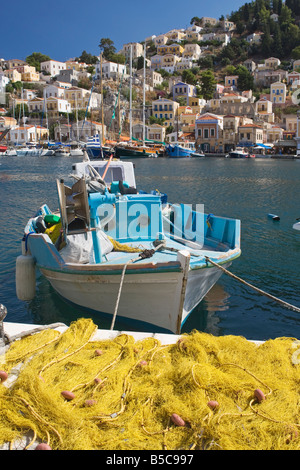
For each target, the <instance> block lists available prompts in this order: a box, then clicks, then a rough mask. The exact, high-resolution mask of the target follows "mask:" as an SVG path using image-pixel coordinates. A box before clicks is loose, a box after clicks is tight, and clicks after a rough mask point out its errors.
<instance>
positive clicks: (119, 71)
mask: <svg viewBox="0 0 300 470" xmlns="http://www.w3.org/2000/svg"><path fill="white" fill-rule="evenodd" d="M123 74H124V76H125V75H126V65H124V64H117V63H115V62H110V61H105V62H102V77H103V78H113V79H115V78H117V77H118V76H119V77H121V76H122V75H123ZM96 78H100V62H97V64H96Z"/></svg>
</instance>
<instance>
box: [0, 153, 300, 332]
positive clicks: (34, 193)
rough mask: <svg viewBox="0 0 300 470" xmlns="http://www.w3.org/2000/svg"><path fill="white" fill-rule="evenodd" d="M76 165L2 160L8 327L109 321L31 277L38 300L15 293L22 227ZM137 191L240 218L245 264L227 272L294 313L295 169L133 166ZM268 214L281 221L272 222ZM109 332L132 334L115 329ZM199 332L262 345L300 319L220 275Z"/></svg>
mask: <svg viewBox="0 0 300 470" xmlns="http://www.w3.org/2000/svg"><path fill="white" fill-rule="evenodd" d="M75 161H80V159H76V158H72V159H70V158H57V157H55V158H53V157H52V158H51V157H41V158H35V157H3V156H1V157H0V196H1V197H0V222H1V226H0V227H1V228H0V267H1V269H0V303H2V304H4V305H5V306H6V307H7V309H8V315H7V317H6V320H7V321H11V322H22V323H28V324H32V323H38V324H39V323H43V324H44V323H51V322H56V321H61V322H64V323H66V324H70V322H71V321H73V320H76V319H77V318H79V317H83V316H86V317H89V318H93V320H94V322H95V323H96V324H97V325H98V326H99V328H109V326H110V321H108V320H104V319H102V318H100V317H99V315H93V316H91V315H90V313H89V312H85V311H84V309H81V308H76V307H74V306H70V305H69V304H67V303H66V302H65V301H64V300H63V299H61V298H60V297H59V296H58V295H57V294H56V293H55V292H54V291H53V289H52V287H51V286H50V284H49V283H48V282H47V281H46V280H45V279H44V278H42V276H40V275H39V274H38V278H37V291H36V297H35V299H34V300H33V301H31V302H21V301H19V300H18V299H17V297H16V293H15V260H16V257H17V256H18V255H19V254H20V250H21V238H22V235H23V228H24V226H25V224H26V222H27V219H28V218H29V217H31V216H33V215H34V213H35V212H36V210H37V209H38V207H39V206H40V205H41V204H43V203H45V202H47V203H48V205H49V206H50V208H52V209H56V208H57V207H58V200H57V193H56V184H55V179H56V178H65V181H66V182H67V183H70V184H72V183H73V180H72V179H71V178H70V177H69V176H68V175H69V174H70V172H71V164H72V162H75ZM135 167H136V168H135V171H136V179H137V185H138V188H140V189H144V190H146V191H150V190H152V189H160V190H161V191H162V192H165V193H167V194H168V199H169V201H171V202H172V203H179V202H182V203H189V204H202V203H203V204H204V206H205V212H206V213H213V214H216V215H220V216H228V217H233V218H239V219H241V222H242V256H241V257H240V258H239V259H238V260H236V261H235V262H234V264H233V265H232V267H231V268H230V270H231V271H232V272H233V273H235V274H236V275H237V276H239V277H241V278H243V279H245V280H247V281H248V282H250V283H251V284H254V285H255V286H257V287H259V288H260V289H262V290H264V291H266V292H268V293H270V294H272V295H274V296H276V297H279V298H280V299H282V300H284V301H286V302H288V303H290V304H292V305H295V306H297V307H300V289H299V287H300V269H299V259H300V232H298V231H295V230H293V229H292V225H293V223H294V222H295V219H296V218H297V217H300V207H299V201H300V184H299V182H300V162H298V161H293V160H290V161H282V160H278V161H277V160H269V159H255V160H254V159H242V160H234V159H224V158H211V159H209V158H206V159H201V158H200V159H178V160H174V159H164V158H162V159H137V160H135ZM268 213H273V214H277V215H279V216H280V221H278V222H274V221H272V220H270V219H269V218H268V217H267V214H268ZM115 327H116V329H127V330H128V329H129V327H128V325H124V324H122V323H119V322H117V323H116V326H115ZM194 328H196V329H199V330H201V331H206V332H208V333H212V334H215V335H228V334H234V335H242V336H245V337H246V338H248V339H258V340H264V339H268V338H275V337H279V336H292V337H297V338H300V313H296V312H293V311H291V310H288V309H286V308H284V307H282V306H280V305H279V304H277V303H275V302H273V301H271V300H270V299H268V298H266V297H263V296H261V295H259V294H257V293H256V292H254V291H253V290H251V289H249V288H247V287H245V286H243V285H242V284H240V283H239V282H237V281H236V280H234V279H232V278H230V277H228V276H226V275H223V276H222V277H221V280H220V281H219V283H218V284H217V285H216V286H215V287H214V288H213V289H212V290H211V291H210V293H209V294H208V295H207V297H206V298H205V299H204V301H203V302H202V303H201V305H200V306H199V307H198V308H197V309H196V310H195V311H194V312H193V313H192V315H191V316H190V318H189V319H188V321H187V322H186V324H185V326H184V328H183V331H186V332H188V331H191V330H192V329H194Z"/></svg>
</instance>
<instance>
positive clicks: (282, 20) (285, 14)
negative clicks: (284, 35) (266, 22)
mask: <svg viewBox="0 0 300 470" xmlns="http://www.w3.org/2000/svg"><path fill="white" fill-rule="evenodd" d="M292 23H293V18H292V10H290V9H289V7H287V6H286V5H285V4H284V5H282V8H281V12H280V15H279V24H280V29H281V31H287V30H288V28H289V26H290V25H291V24H292Z"/></svg>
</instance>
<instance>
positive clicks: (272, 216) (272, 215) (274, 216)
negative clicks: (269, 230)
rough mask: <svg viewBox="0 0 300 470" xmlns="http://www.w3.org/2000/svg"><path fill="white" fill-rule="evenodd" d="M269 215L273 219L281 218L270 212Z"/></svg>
mask: <svg viewBox="0 0 300 470" xmlns="http://www.w3.org/2000/svg"><path fill="white" fill-rule="evenodd" d="M268 217H269V219H272V220H280V217H279V216H278V215H275V214H268Z"/></svg>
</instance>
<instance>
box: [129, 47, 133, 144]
mask: <svg viewBox="0 0 300 470" xmlns="http://www.w3.org/2000/svg"><path fill="white" fill-rule="evenodd" d="M129 140H130V142H131V141H132V44H130V93H129Z"/></svg>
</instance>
